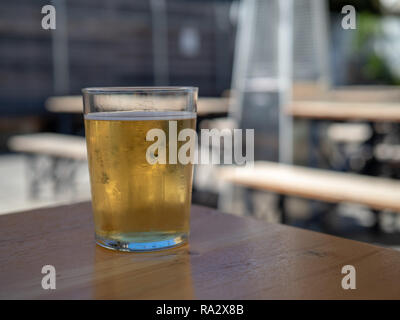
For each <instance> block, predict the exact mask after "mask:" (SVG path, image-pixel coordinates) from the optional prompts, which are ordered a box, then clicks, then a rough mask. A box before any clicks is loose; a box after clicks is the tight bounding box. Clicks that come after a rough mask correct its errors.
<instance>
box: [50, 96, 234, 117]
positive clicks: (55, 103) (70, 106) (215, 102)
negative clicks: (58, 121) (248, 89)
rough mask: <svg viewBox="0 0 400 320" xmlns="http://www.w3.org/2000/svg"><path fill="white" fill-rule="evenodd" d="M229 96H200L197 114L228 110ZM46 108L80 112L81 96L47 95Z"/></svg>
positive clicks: (221, 112)
mask: <svg viewBox="0 0 400 320" xmlns="http://www.w3.org/2000/svg"><path fill="white" fill-rule="evenodd" d="M228 108H229V98H226V97H221V98H213V97H200V98H198V100H197V114H198V115H199V116H206V115H210V114H224V113H227V112H228ZM46 109H47V110H49V111H51V112H61V113H82V111H83V102H82V96H59V97H49V98H48V99H47V100H46Z"/></svg>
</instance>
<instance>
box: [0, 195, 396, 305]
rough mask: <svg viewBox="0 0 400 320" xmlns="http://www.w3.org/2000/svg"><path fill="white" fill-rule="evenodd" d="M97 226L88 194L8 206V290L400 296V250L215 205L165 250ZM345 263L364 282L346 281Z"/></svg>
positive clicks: (4, 264) (0, 278) (14, 294)
mask: <svg viewBox="0 0 400 320" xmlns="http://www.w3.org/2000/svg"><path fill="white" fill-rule="evenodd" d="M93 231H94V227H93V221H92V213H91V205H90V203H88V202H85V203H79V204H73V205H67V206H60V207H53V208H42V209H37V210H33V211H28V212H20V213H15V214H9V215H3V216H0V241H1V243H2V246H1V247H0V266H1V271H2V272H1V273H0V298H2V299H5V298H7V299H10V298H23V299H30V298H38V299H399V298H400V276H399V275H400V252H397V251H394V250H391V249H385V248H381V247H377V246H373V245H369V244H365V243H360V242H356V241H352V240H346V239H342V238H338V237H333V236H329V235H325V234H321V233H317V232H311V231H306V230H302V229H298V228H293V227H289V226H285V225H281V224H268V223H265V222H262V221H259V220H255V219H253V218H249V217H237V216H233V215H228V214H223V213H221V212H218V211H215V210H212V209H209V208H206V207H200V206H193V207H192V216H191V235H190V241H189V244H186V245H184V246H181V247H179V248H175V249H170V250H166V251H159V252H153V253H140V254H137V253H124V252H116V251H111V250H107V249H104V248H101V247H99V246H97V245H95V241H94V234H93V233H94V232H93ZM44 265H52V266H54V268H55V270H56V279H57V281H56V289H54V290H52V289H48V290H44V289H43V288H42V286H41V281H42V277H43V276H44V275H43V274H42V273H41V270H42V267H43V266H44ZM345 265H352V266H354V268H355V270H356V289H347V290H345V289H343V288H342V285H341V283H342V279H343V277H344V276H345V274H342V268H343V267H344V266H345Z"/></svg>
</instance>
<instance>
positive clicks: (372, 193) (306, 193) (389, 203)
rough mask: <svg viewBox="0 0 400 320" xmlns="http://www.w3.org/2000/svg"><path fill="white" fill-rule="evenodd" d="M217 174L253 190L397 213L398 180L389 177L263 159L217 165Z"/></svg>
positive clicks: (399, 187) (398, 202)
mask: <svg viewBox="0 0 400 320" xmlns="http://www.w3.org/2000/svg"><path fill="white" fill-rule="evenodd" d="M220 176H221V177H222V179H224V180H225V181H228V182H231V183H234V184H238V185H242V186H246V187H249V188H253V189H260V190H266V191H272V192H276V193H279V194H283V195H289V196H298V197H304V198H308V199H312V200H319V201H325V202H331V203H342V202H349V203H357V204H362V205H366V206H368V207H370V208H371V209H376V210H384V209H388V210H392V211H396V212H400V196H399V195H400V181H396V180H392V179H387V178H380V177H370V176H363V175H358V174H352V173H342V172H335V171H329V170H322V169H313V168H306V167H300V166H291V165H285V164H280V163H274V162H264V161H262V162H256V163H255V164H254V167H227V168H221V171H220Z"/></svg>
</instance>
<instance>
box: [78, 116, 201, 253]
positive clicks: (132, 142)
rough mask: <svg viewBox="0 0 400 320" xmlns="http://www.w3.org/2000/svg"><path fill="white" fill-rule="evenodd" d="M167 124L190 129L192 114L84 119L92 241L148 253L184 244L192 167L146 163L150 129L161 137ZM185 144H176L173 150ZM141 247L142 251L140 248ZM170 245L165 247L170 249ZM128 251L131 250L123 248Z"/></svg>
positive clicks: (187, 228)
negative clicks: (91, 209)
mask: <svg viewBox="0 0 400 320" xmlns="http://www.w3.org/2000/svg"><path fill="white" fill-rule="evenodd" d="M169 121H176V122H177V133H178V134H179V132H180V130H182V129H186V128H191V129H195V124H196V114H195V113H193V112H169V111H165V112H151V111H142V112H137V111H132V112H96V113H88V114H86V115H85V129H86V141H87V150H88V161H89V171H90V181H91V192H92V205H93V213H94V224H95V231H96V239H97V242H98V243H99V244H101V243H102V242H104V244H105V245H106V246H108V247H110V246H113V245H114V246H115V247H116V248H118V249H119V250H121V249H122V250H123V249H124V244H125V243H126V244H127V246H129V244H133V246H134V247H133V250H152V249H157V248H158V247H160V248H161V247H168V246H173V245H174V244H176V243H180V242H183V241H185V240H186V238H187V236H188V233H189V216H190V203H191V189H192V176H193V166H192V164H190V163H189V164H181V163H179V161H178V163H177V164H169V163H168V162H169V161H168V157H167V163H166V164H160V163H156V164H150V163H149V162H148V161H147V159H146V151H147V149H148V147H149V146H150V145H152V144H153V143H154V141H147V140H146V134H147V132H148V131H149V130H151V129H161V130H163V131H164V132H165V134H166V137H167V139H166V148H167V155H168V148H169V139H168V131H169ZM184 143H185V142H180V141H178V142H177V146H178V149H179V147H180V146H181V145H182V144H184ZM141 243H143V247H141V246H140V245H141ZM169 244H170V245H169ZM125 249H126V250H128V251H132V248H129V247H127V248H125Z"/></svg>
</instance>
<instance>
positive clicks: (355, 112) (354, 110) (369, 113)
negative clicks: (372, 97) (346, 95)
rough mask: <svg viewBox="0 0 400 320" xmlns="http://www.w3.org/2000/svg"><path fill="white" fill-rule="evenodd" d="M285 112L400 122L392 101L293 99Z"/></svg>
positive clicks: (308, 116) (310, 116)
mask: <svg viewBox="0 0 400 320" xmlns="http://www.w3.org/2000/svg"><path fill="white" fill-rule="evenodd" d="M286 112H287V113H288V114H289V115H291V116H293V117H296V118H305V119H316V120H335V121H358V120H361V121H370V122H400V104H399V103H394V102H350V101H349V102H344V101H322V100H321V101H313V100H310V101H293V102H291V103H290V104H289V105H288V106H287V108H286Z"/></svg>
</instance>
